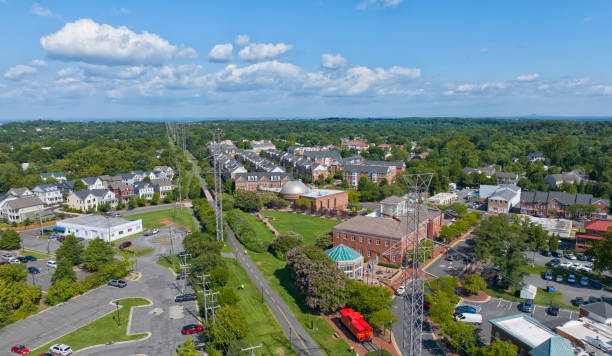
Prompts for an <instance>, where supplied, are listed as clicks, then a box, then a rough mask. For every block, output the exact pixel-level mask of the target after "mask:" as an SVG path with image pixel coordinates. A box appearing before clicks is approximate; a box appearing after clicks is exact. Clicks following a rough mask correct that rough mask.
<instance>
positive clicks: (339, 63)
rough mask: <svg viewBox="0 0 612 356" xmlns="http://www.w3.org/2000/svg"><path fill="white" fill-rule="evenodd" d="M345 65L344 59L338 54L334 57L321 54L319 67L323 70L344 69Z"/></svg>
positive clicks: (328, 54)
mask: <svg viewBox="0 0 612 356" xmlns="http://www.w3.org/2000/svg"><path fill="white" fill-rule="evenodd" d="M346 63H347V60H346V58H344V57H342V55H341V54H340V53H338V54H336V55H333V54H330V53H325V54H323V56H321V65H322V66H323V68H327V69H337V68H340V67H344V66H345V65H346Z"/></svg>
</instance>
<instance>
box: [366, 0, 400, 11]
mask: <svg viewBox="0 0 612 356" xmlns="http://www.w3.org/2000/svg"><path fill="white" fill-rule="evenodd" d="M403 1H404V0H362V1H361V2H360V3H359V4H357V9H358V10H365V9H367V8H368V7H370V6H372V7H377V8H387V7H392V8H394V7H397V6H398V5H399V4H401V3H402V2H403Z"/></svg>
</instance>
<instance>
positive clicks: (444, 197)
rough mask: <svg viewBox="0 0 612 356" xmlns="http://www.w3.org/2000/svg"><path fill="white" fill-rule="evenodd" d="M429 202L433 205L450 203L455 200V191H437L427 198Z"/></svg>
mask: <svg viewBox="0 0 612 356" xmlns="http://www.w3.org/2000/svg"><path fill="white" fill-rule="evenodd" d="M427 201H428V202H429V203H432V204H434V205H450V204H452V203H454V202H455V201H457V194H455V193H438V194H436V195H434V196H433V197H430V198H429V199H427Z"/></svg>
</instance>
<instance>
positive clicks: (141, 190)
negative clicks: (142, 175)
mask: <svg viewBox="0 0 612 356" xmlns="http://www.w3.org/2000/svg"><path fill="white" fill-rule="evenodd" d="M154 191H155V188H154V187H153V184H151V183H146V182H138V183H136V184H134V194H135V195H136V197H137V198H143V199H146V200H151V199H153V193H154Z"/></svg>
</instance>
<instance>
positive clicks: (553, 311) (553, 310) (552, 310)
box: [546, 305, 559, 316]
mask: <svg viewBox="0 0 612 356" xmlns="http://www.w3.org/2000/svg"><path fill="white" fill-rule="evenodd" d="M546 311H547V312H548V314H550V315H553V316H557V315H559V307H558V306H556V305H551V306H550V307H548V309H546Z"/></svg>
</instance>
